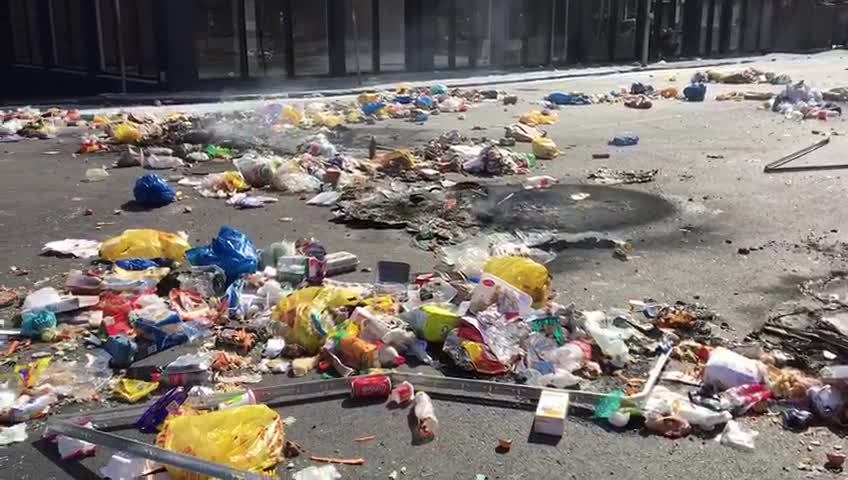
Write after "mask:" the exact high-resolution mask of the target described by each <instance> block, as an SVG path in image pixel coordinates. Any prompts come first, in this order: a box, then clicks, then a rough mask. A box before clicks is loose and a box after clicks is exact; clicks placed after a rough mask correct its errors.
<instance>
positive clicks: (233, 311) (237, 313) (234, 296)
mask: <svg viewBox="0 0 848 480" xmlns="http://www.w3.org/2000/svg"><path fill="white" fill-rule="evenodd" d="M243 289H244V280H242V279H239V280H236V281H235V282H233V283H232V285H230V286H229V287H227V291H226V292H225V293H224V298H225V299H227V310H228V312H229V314H230V318H245V317H246V316H247V312H243V311H242V308H241V292H242V290H243Z"/></svg>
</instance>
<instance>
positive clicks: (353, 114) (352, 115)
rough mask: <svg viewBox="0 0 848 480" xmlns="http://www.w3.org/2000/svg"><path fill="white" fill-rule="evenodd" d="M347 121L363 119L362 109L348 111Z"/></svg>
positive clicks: (352, 121)
mask: <svg viewBox="0 0 848 480" xmlns="http://www.w3.org/2000/svg"><path fill="white" fill-rule="evenodd" d="M345 121H346V122H347V123H359V122H361V121H362V114H361V111H360V110H351V111H349V112H347V117H345Z"/></svg>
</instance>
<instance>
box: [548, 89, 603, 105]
mask: <svg viewBox="0 0 848 480" xmlns="http://www.w3.org/2000/svg"><path fill="white" fill-rule="evenodd" d="M545 100H547V101H549V102H551V103H553V104H555V105H589V104H590V103H592V102H591V101H589V98H588V97H586V96H584V95H569V94H567V93H561V92H554V93H552V94H550V95H548V96H547V98H545Z"/></svg>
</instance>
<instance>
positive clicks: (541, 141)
mask: <svg viewBox="0 0 848 480" xmlns="http://www.w3.org/2000/svg"><path fill="white" fill-rule="evenodd" d="M559 154H560V151H559V149H558V148H557V145H556V143H554V141H553V140H551V139H550V138H544V137H536V138H534V139H533V155H536V158H541V159H544V160H553V159H554V158H556V157H558V156H559Z"/></svg>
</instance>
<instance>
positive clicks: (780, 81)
mask: <svg viewBox="0 0 848 480" xmlns="http://www.w3.org/2000/svg"><path fill="white" fill-rule="evenodd" d="M692 83H725V84H731V85H743V84H751V83H754V84H758V83H765V84H770V85H789V84H791V83H792V77H790V76H789V75H787V74H785V73H775V72H764V71H762V70H758V69H756V68H753V67H748V68H746V69H744V70H740V71H737V72H731V73H724V72H720V71H718V70H707V71H706V73H702V72H697V73H696V74H695V76H694V77H693V80H692Z"/></svg>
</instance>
